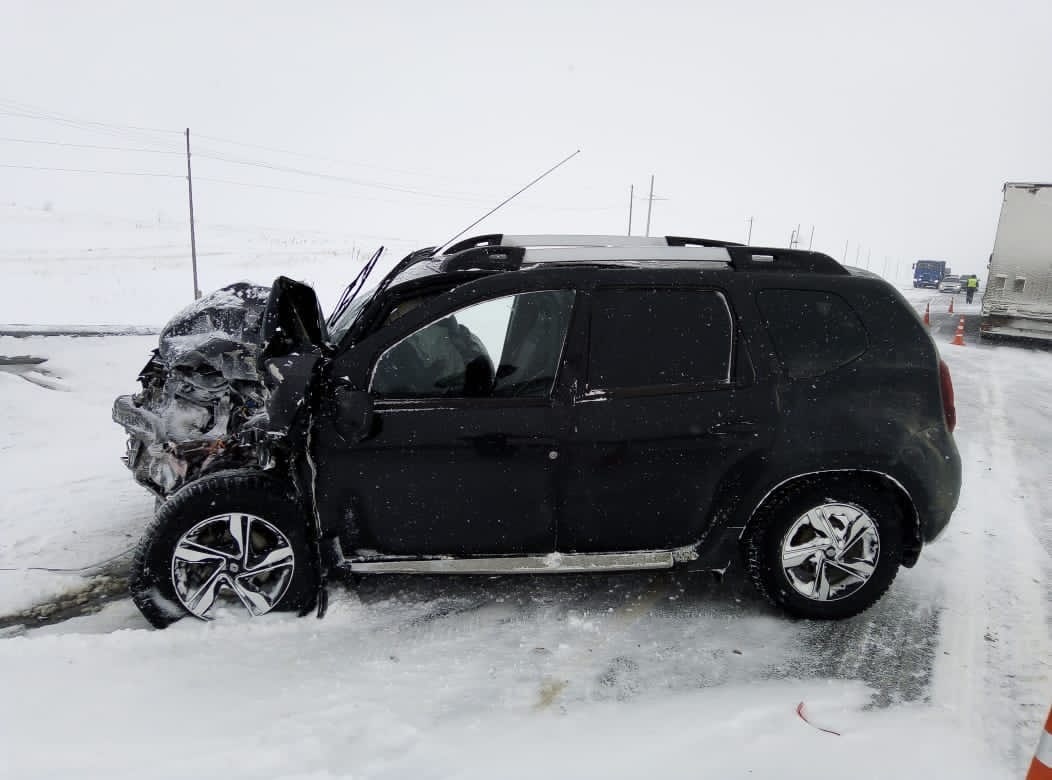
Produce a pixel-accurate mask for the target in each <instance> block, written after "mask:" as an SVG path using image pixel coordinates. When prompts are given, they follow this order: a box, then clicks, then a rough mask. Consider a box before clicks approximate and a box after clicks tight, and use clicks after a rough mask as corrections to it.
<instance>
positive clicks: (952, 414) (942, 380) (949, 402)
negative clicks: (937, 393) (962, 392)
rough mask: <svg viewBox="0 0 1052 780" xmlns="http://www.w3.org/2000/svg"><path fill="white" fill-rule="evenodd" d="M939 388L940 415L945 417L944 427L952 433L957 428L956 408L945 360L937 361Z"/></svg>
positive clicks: (951, 382)
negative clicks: (940, 393) (940, 399)
mask: <svg viewBox="0 0 1052 780" xmlns="http://www.w3.org/2000/svg"><path fill="white" fill-rule="evenodd" d="M939 387H940V388H941V389H942V413H943V414H944V415H946V427H947V428H949V429H950V433H953V429H954V428H956V427H957V407H956V406H954V404H953V379H951V378H950V367H949V366H948V365H946V361H945V360H940V361H939Z"/></svg>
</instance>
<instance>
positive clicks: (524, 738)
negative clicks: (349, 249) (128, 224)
mask: <svg viewBox="0 0 1052 780" xmlns="http://www.w3.org/2000/svg"><path fill="white" fill-rule="evenodd" d="M174 240H175V239H174V238H173V242H174ZM27 245H28V244H27ZM125 248H127V247H125ZM63 251H65V250H63ZM69 251H70V252H71V253H72V255H71V257H72V258H73V259H72V260H70V261H69V262H63V261H61V260H60V259H59V258H60V257H61V256H63V255H61V254H56V255H55V256H53V257H51V256H49V258H48V259H46V261H41V262H40V263H39V264H37V263H26V262H24V261H23V262H18V260H17V256H16V253H14V252H13V251H11V250H0V264H3V267H4V269H5V274H6V278H7V279H11V278H12V274H13V275H14V278H15V279H16V283H15V285H14V288H15V289H14V290H12V286H11V284H7V285H5V286H4V288H3V291H2V292H0V295H2V296H3V298H2V299H0V321H5V322H24V323H35V324H56V323H61V322H75V323H78V324H100V323H121V324H133V325H159V324H162V323H163V321H164V319H166V317H167V314H168V313H170V312H171V311H174V310H175V309H176V308H178V307H179V305H181V304H182V303H184V302H185V300H184V299H183V298H182V297H180V296H181V295H182V293H181V292H180V293H177V292H174V291H170V292H162V293H158V297H157V298H156V299H154V300H145V301H143V300H139V299H138V297H137V296H139V295H140V294H141V293H142V291H143V290H144V289H147V288H149V289H152V288H153V287H154V286H156V287H157V288H158V289H162V290H163V289H164V288H166V287H168V286H173V287H174V285H175V284H176V276H178V285H179V286H180V289H182V287H186V288H188V287H189V277H188V273H186V272H185V269H182V268H181V267H180V268H178V269H176V270H173V268H174V267H175V261H174V260H173V261H172V263H171V267H170V266H169V265H166V263H167V262H168V261H164V260H162V259H157V261H156V262H157V269H158V270H157V279H156V280H154V277H153V276H152V275H151V274H152V272H151V273H139V272H138V271H136V272H135V273H134V274H132V273H131V272H129V274H131V275H130V276H128V277H127V278H128V280H129V281H128V284H129V285H131V286H130V287H129V288H128V289H126V290H124V291H123V292H122V291H121V287H120V284H122V282H121V281H120V277H121V272H120V271H121V269H125V270H126V269H127V268H128V267H130V266H128V265H126V264H117V263H116V261H115V260H114V259H113V258H114V257H115V254H113V253H111V256H110V258H109V259H106V260H104V261H99V260H98V259H97V258H93V257H92V256H89V254H88V253H86V252H85V251H83V250H76V251H75V252H74V251H73V249H70V250H69ZM91 254H92V255H94V253H91ZM129 254H131V253H129ZM311 257H312V259H311V260H310V263H312V264H313V265H310V266H308V265H304V266H298V267H297V266H295V265H294V264H292V265H289V266H285V265H282V263H283V261H282V259H281V258H280V257H279V256H278V255H276V254H269V255H267V260H266V263H269V264H270V266H269V267H268V268H267V269H265V270H266V271H267V273H268V274H269V275H271V276H272V275H275V273H279V272H286V273H289V274H290V275H293V276H308V277H309V278H314V279H315V280H319V279H333V280H335V279H337V278H340V279H341V283H342V280H345V278H346V275H345V274H344V264H345V262H346V261H345V259H339V258H337V260H336V261H334V260H332V259H331V258H330V259H328V260H326V258H325V257H324V256H321V255H311ZM158 258H160V255H158ZM337 261H338V263H339V264H338V265H335V266H334V265H333V263H334V262H337ZM128 262H131V261H130V260H129V261H128ZM179 262H181V261H179ZM217 262H218V261H217ZM226 262H227V265H225V266H222V267H223V268H224V269H225V272H226V276H225V277H223V278H219V276H220V272H219V270H218V268H217V269H216V270H215V271H214V273H215V274H216V276H215V278H214V279H212V277H206V278H207V279H210V280H211V281H210V283H207V284H206V283H203V284H202V286H203V287H205V288H206V289H207V288H208V287H214V286H218V285H219V284H222V283H224V282H227V281H232V280H233V279H236V278H243V277H244V276H245V275H246V274H242V271H243V270H245V269H248V268H251V269H252V270H253V271H255V270H257V266H254V265H252V264H251V263H249V261H248V260H247V259H246V260H244V261H242V260H241V259H231V258H229V257H228V258H227V261H226ZM253 262H255V261H253ZM289 262H290V263H291V262H292V261H291V260H290V261H289ZM305 262H306V261H305ZM77 263H82V264H83V265H82V266H76V264H77ZM122 263H123V261H122ZM71 264H72V265H73V266H75V267H80V268H85V269H89V268H90V269H92V270H91V272H90V273H87V272H85V274H84V275H83V277H79V276H77V273H78V272H76V271H73V272H71V274H70V275H66V273H65V271H64V270H62V269H66V268H67V267H69V266H70V265H71ZM105 268H112V269H113V275H107V276H105V277H100V276H99V274H100V273H101V271H102V269H105ZM165 269H167V270H165ZM308 269H310V270H309V273H308ZM210 273H211V272H210ZM38 276H39V278H37V277H38ZM184 277H185V278H184ZM99 278H106V279H113V280H114V281H113V284H114V285H116V286H110V285H109V284H108V283H107V284H106V285H102V284H99V282H98V279H99ZM249 278H256V277H254V276H250V277H249ZM264 281H265V279H264ZM20 284H21V285H23V287H22V290H23V293H22V294H20V293H19V292H18V286H19V285H20ZM332 284H333V285H334V286H335V285H336V284H338V282H335V281H334V282H333V283H332ZM144 285H145V286H146V287H144ZM336 292H337V293H338V290H337V291H336ZM45 293H48V294H49V295H51V296H52V297H51V298H48V297H47V296H46V295H45ZM906 294H907V296H908V297H909V298H910V299H911V300H912V301H913V302H914V303H915V305H917V306H918V307H923V304H924V302H925V301H928V300H932V301H934V303H933V317H934V320H935V322H934V327H933V333H934V334H935V337H936V339H937V341H939V342H940V348H941V351H942V353H943V355H944V357H945V358H946V360H947V362H948V363H949V364H950V366H951V369H952V372H953V377H954V382H955V386H956V390H957V406H958V414H959V419H960V424H959V427H958V432H957V440H958V444H959V446H960V449H961V453H962V456H963V458H964V462H965V484H964V490H963V494H962V499H961V504H960V506H959V508H958V511H957V513H956V514H955V515H954V518H953V521H952V523H951V525H950V527H949V529H948V530H947V532H946V534H945V537H944V538H943V539H941V540H940V541H939V542H938V543H936V544H935V545H932V546H930V547H929V548H927V549H926V550H925V553H924V555H923V556H922V558H921V560H920V562H919V564H918V565H917V567H916V568H915V569H913V570H904V571H903V572H902V573H901V574H900V576H899V578H898V580H897V581H896V582H895V584H894V585H893V586H892V588H891V590H890V591H889V593H888V594H887V595H886V596H885V598H884V599H883V600H882V601H881V602H880V603H878V604H877V605H876V606H875V607H874V608H873V609H871V610H870V611H868V612H867V613H865V614H863V615H861V616H859V617H857V618H854V619H852V620H849V621H845V622H843V623H837V624H828V623H810V622H806V621H791V620H788V619H786V618H784V617H783V616H781V615H780V614H779V613H777V612H775V611H774V610H772V609H770V608H768V607H767V606H766V605H765V604H764V603H763V602H761V601H760V600H759V599H758V598H757V597H756V596H755V595H754V594H753V593H752V591H751V589H750V588H749V587H748V586H747V585H746V584H745V583H743V582H742V581H741V580H740V578H735V577H732V578H731V580H730V581H729V582H727V583H724V584H723V585H713V584H710V583H709V582H708V581H707V580H705V579H701V578H699V577H697V576H690V575H686V574H681V573H661V574H626V575H617V576H613V575H595V576H590V577H586V576H559V577H547V578H544V577H523V578H515V577H505V578H486V577H462V578H441V577H416V578H413V577H386V578H384V577H378V578H374V579H366V580H364V581H363V583H362V584H361V585H360V587H359V588H358V589H357V590H356V591H354V590H349V589H346V588H344V587H337V588H336V589H335V590H334V594H333V596H334V599H333V605H332V607H331V608H330V612H329V615H328V616H327V617H326V618H325V620H323V621H318V620H315V619H314V618H306V619H297V618H294V617H287V616H275V617H268V618H266V619H263V620H257V621H250V620H247V619H244V620H234V621H232V622H225V623H217V624H204V623H200V622H197V621H190V620H185V621H182V622H180V623H178V624H176V625H174V626H173V627H171V628H170V629H168V630H166V631H154V630H151V629H150V628H149V627H148V626H147V624H146V623H145V621H144V620H143V619H142V618H141V617H139V615H138V613H137V612H136V611H135V609H134V607H133V606H132V605H131V603H130V602H129V601H128V600H127V599H126V598H122V597H119V596H117V597H115V598H112V597H108V598H110V600H109V602H108V605H107V606H105V607H104V608H103V609H102V610H101V611H100V612H98V613H97V614H92V615H87V616H84V617H78V618H74V619H72V620H68V621H65V622H59V623H52V624H49V625H46V626H43V627H34V626H35V625H36V623H37V620H36V615H39V614H43V613H41V612H39V611H38V612H37V613H34V614H31V615H27V616H26V617H25V619H23V620H19V621H12V620H8V621H6V623H2V624H0V625H7V626H8V627H7V628H6V629H0V636H3V637H5V638H3V639H0V776H3V777H12V778H33V777H41V778H43V777H48V778H50V777H100V778H101V777H105V778H123V777H143V776H148V777H172V778H175V777H179V778H184V777H190V776H192V777H197V778H206V777H207V778H210V777H224V778H276V777H282V778H312V779H314V780H321V779H322V778H352V777H353V778H365V777H369V778H386V777H414V778H422V777H450V776H455V777H478V778H493V777H536V776H538V775H540V776H545V777H595V776H604V777H611V778H614V777H626V778H628V777H631V778H637V777H639V776H641V775H644V774H653V775H655V776H668V777H692V778H696V777H721V778H746V777H757V778H760V777H779V778H808V779H809V780H819V779H820V778H842V777H854V778H869V777H872V778H883V777H888V776H897V777H902V778H931V777H954V778H984V780H986V779H992V780H997V779H998V778H1005V779H1006V780H1007V778H1015V777H1021V776H1022V774H1023V773H1024V771H1025V766H1026V764H1027V762H1028V761H1029V757H1030V755H1031V753H1032V751H1033V747H1034V745H1035V743H1036V740H1037V736H1038V733H1039V730H1040V724H1041V722H1042V720H1043V718H1044V715H1045V712H1046V711H1047V707H1048V704H1049V700H1050V697H1052V669H1050V666H1049V663H1050V659H1052V638H1050V626H1052V623H1050V614H1049V612H1050V611H1049V604H1050V602H1052V598H1050V597H1052V590H1050V588H1052V584H1050V583H1052V578H1050V576H1049V574H1050V551H1052V480H1050V479H1049V465H1048V464H1049V462H1050V456H1052V421H1050V420H1049V418H1048V410H1049V409H1052V352H1048V351H1034V350H1029V349H1025V348H1021V347H1019V346H1011V345H1002V346H997V347H990V346H988V345H980V344H978V343H976V337H975V335H974V333H973V326H974V320H973V319H969V327H970V330H969V335H968V340H969V344H968V346H966V347H964V348H961V347H954V346H949V343H948V342H949V340H950V336H951V335H952V324H955V322H956V317H957V315H953V316H952V317H951V315H949V314H947V313H946V312H945V308H946V305H947V304H948V301H949V296H939V295H938V294H933V293H930V292H922V291H914V290H908V291H907V292H906ZM165 296H167V297H165ZM55 301H59V302H60V303H61V305H60V306H58V307H57V308H56V306H55V305H54V302H55ZM961 302H963V296H960V297H959V298H958V299H957V309H958V312H961V313H963V314H965V315H967V316H968V317H969V318H974V315H975V314H977V312H978V299H977V300H976V302H975V303H974V304H972V305H971V306H967V305H964V306H962V305H961ZM64 307H69V308H68V309H65V308H64ZM63 311H68V312H69V316H65V315H64V314H62V312H63ZM10 312H14V313H11V314H9V313H10ZM154 343H155V337H150V336H111V337H104V338H101V337H79V338H72V337H61V336H58V337H29V338H17V339H16V338H11V337H0V355H7V356H12V355H35V356H39V357H46V358H48V360H47V362H46V363H43V364H40V365H39V366H37V367H36V368H35V369H19V370H20V371H27V370H28V371H30V372H31V373H30V374H27V375H25V376H23V375H16V374H14V373H11V372H10V371H5V370H2V369H3V367H0V399H2V401H3V403H0V474H2V475H3V490H2V492H0V495H2V507H3V510H4V511H3V512H0V530H2V536H0V539H2V541H0V568H2V569H4V570H3V571H0V618H2V616H9V615H12V614H13V613H15V612H17V611H19V610H23V609H25V608H27V607H30V606H33V605H38V604H42V603H43V604H56V603H67V604H68V603H75V602H76V600H77V599H87V600H89V601H90V600H91V599H93V598H95V596H93V595H92V594H89V593H87V592H86V590H85V588H86V587H88V586H91V587H96V588H98V587H99V586H98V582H99V578H98V576H97V571H98V570H96V569H92V570H89V571H87V572H69V573H57V572H47V571H25V570H24V569H25V567H30V566H36V567H48V568H78V567H82V566H87V565H91V564H94V563H96V562H99V561H103V560H105V559H107V558H111V557H113V556H120V554H121V553H123V552H124V551H125V550H127V548H128V547H129V546H130V545H131V544H132V542H133V541H134V537H135V536H137V534H138V532H139V530H140V529H141V528H142V526H143V525H144V524H145V523H146V522H147V521H148V519H149V517H150V515H151V512H152V499H151V498H150V497H149V496H147V495H146V493H145V492H144V491H142V490H141V489H140V488H138V487H137V486H135V485H134V484H133V482H132V480H131V478H130V475H129V474H128V473H127V471H126V470H125V469H124V467H123V466H122V465H121V463H120V462H119V460H118V456H119V455H120V454H121V453H122V448H123V437H122V436H121V430H120V429H119V428H118V427H117V426H116V425H114V424H113V423H111V422H110V419H109V411H110V404H111V402H112V399H113V397H114V396H115V395H117V394H118V393H121V392H129V391H131V390H133V389H134V385H135V381H134V380H135V376H136V374H137V372H138V370H139V369H140V368H141V366H142V364H143V363H144V362H145V360H146V358H147V356H148V352H149V350H150V349H151V348H152V346H153V345H154ZM27 379H28V380H30V381H27ZM122 562H126V558H118V560H117V561H116V562H112V563H111V564H109V565H108V568H107V567H104V568H103V576H108V575H111V574H113V573H114V572H117V571H119V569H120V565H121V563H122ZM125 565H126V564H125ZM10 569H14V570H13V571H12V570H10ZM93 583H94V584H93ZM104 590H105V592H106V593H107V594H109V593H111V592H112V590H113V589H112V588H108V587H107V588H105V589H104ZM63 594H65V598H66V601H65V602H63V600H62V598H60V597H62V596H63ZM102 600H104V599H100V601H102ZM47 611H48V610H47V609H45V610H44V612H47ZM43 622H48V621H43ZM16 623H20V624H21V625H17V624H16ZM800 702H804V703H805V714H806V715H807V717H808V718H809V719H810V721H811V724H810V725H809V724H808V723H807V722H805V721H804V720H802V719H801V718H800V717H798V715H797V712H796V708H797V706H798V704H799V703H800ZM816 726H818V727H822V728H826V729H830V730H832V731H836V732H839V734H832V733H827V732H824V731H821V730H819V729H818V728H815V727H816Z"/></svg>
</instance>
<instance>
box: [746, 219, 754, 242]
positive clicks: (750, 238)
mask: <svg viewBox="0 0 1052 780" xmlns="http://www.w3.org/2000/svg"><path fill="white" fill-rule="evenodd" d="M745 245H746V246H751V245H752V217H749V235H748V236H746V237H745Z"/></svg>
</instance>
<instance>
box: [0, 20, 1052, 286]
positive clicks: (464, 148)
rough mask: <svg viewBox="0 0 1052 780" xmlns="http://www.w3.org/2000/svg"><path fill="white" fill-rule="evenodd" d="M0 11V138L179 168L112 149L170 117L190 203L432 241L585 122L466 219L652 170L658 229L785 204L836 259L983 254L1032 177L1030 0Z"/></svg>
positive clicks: (777, 226) (519, 221)
mask: <svg viewBox="0 0 1052 780" xmlns="http://www.w3.org/2000/svg"><path fill="white" fill-rule="evenodd" d="M0 8H2V11H3V18H4V23H3V25H2V26H0V73H2V77H0V101H2V102H0V137H2V138H3V139H4V140H2V141H0V164H2V165H4V166H10V165H23V166H37V167H50V168H78V169H91V170H112V171H135V172H153V173H166V174H170V175H172V176H173V177H178V176H180V175H182V174H184V173H185V169H184V168H183V165H184V163H183V161H182V160H181V159H180V157H179V156H178V154H151V153H143V152H131V151H124V150H123V149H129V148H149V149H156V150H162V151H169V152H178V151H179V150H180V149H181V144H182V138H181V136H180V135H179V134H178V132H180V131H181V129H182V128H185V127H187V126H189V127H190V128H191V129H192V134H193V137H194V148H195V161H194V176H195V180H197V179H199V180H197V181H195V184H196V186H195V195H196V207H197V214H198V219H199V220H201V221H202V222H206V223H213V224H216V223H224V224H239V225H275V226H281V227H282V228H289V229H319V230H325V231H332V232H334V233H340V234H346V235H351V236H356V237H362V238H363V240H366V241H371V240H372V238H373V237H396V238H407V239H411V240H413V241H414V242H417V243H419V244H420V245H424V244H432V243H441V242H442V241H443V240H444V239H446V238H448V237H449V236H450V235H451V234H452V233H455V232H457V231H458V230H459V229H460V228H462V227H464V226H465V225H467V224H468V223H470V222H471V221H472V220H473V219H475V218H476V217H478V216H480V215H481V214H482V213H484V212H485V211H486V210H487V209H488V208H489V207H490V206H491V205H494V204H495V203H496V202H497V201H499V200H500V199H501V198H502V197H503V196H504V195H506V194H509V193H510V192H512V191H514V190H515V189H517V188H518V187H520V186H521V185H523V184H525V183H526V182H527V181H529V180H530V179H531V178H532V177H533V176H535V175H536V174H538V173H540V172H541V171H543V170H544V169H545V168H547V167H549V166H551V165H552V164H554V163H555V162H556V161H558V160H559V159H561V158H563V157H565V156H566V155H568V154H569V153H570V152H572V151H573V150H574V149H577V148H580V149H581V150H582V152H581V154H580V155H579V156H578V157H577V158H575V159H574V160H573V161H572V162H570V163H568V164H567V165H566V166H565V167H564V168H563V169H561V170H560V171H558V172H556V173H555V174H553V175H552V176H551V177H550V178H549V179H547V180H545V181H544V182H542V183H541V184H540V185H538V186H537V187H536V188H535V189H534V190H532V191H531V192H530V193H528V194H527V195H525V196H523V197H522V198H521V199H519V200H518V201H516V202H515V203H514V204H512V205H511V206H509V207H508V208H507V209H506V210H504V211H503V212H500V213H498V215H496V216H495V217H493V218H491V219H490V220H487V221H486V222H485V223H483V224H482V225H481V226H480V227H479V229H478V230H477V231H476V232H486V231H503V232H601V233H621V232H624V231H625V230H626V228H627V207H628V188H629V185H630V184H635V185H636V192H637V194H638V195H641V196H645V194H646V189H647V185H648V181H649V176H650V174H652V173H653V174H655V175H656V181H657V184H656V194H657V195H658V196H660V197H661V198H663V199H664V200H660V201H656V202H655V206H654V215H653V224H652V233H655V234H665V233H673V234H687V235H702V236H711V237H718V238H726V239H730V240H744V239H745V235H746V220H747V218H748V217H750V216H752V217H754V218H755V228H754V233H753V242H754V243H760V244H763V243H767V244H775V245H785V244H786V243H787V242H788V240H789V235H790V232H791V231H792V229H793V228H794V227H795V226H796V225H797V224H798V223H799V224H801V225H802V232H803V238H804V245H805V246H806V243H807V239H808V237H809V234H810V228H811V225H814V226H815V248H817V249H821V250H823V251H827V252H829V253H830V254H833V255H834V256H835V257H837V258H838V259H839V258H840V257H841V256H842V255H843V253H844V245H845V241H850V242H851V243H850V249H849V250H848V252H849V260H850V261H853V260H854V256H855V254H856V251H857V249H856V247H858V246H861V247H862V249H861V258H862V260H863V261H864V260H865V258H866V256H867V254H871V255H872V258H873V264H874V266H875V267H877V266H878V264H879V263H881V262H883V258H884V257H885V256H889V257H891V258H892V259H893V261H894V260H895V259H897V260H899V261H900V262H902V263H908V262H910V261H911V260H913V259H916V258H919V257H936V258H946V259H949V260H950V261H951V262H952V263H953V265H954V267H955V268H956V269H958V270H960V271H967V270H976V271H979V272H981V271H982V270H983V269H984V268H985V264H986V258H987V255H988V254H989V252H990V250H991V247H992V241H993V232H994V229H995V226H996V220H997V214H998V209H999V205H1000V187H1001V184H1002V183H1003V182H1004V181H1006V180H1024V181H1033V180H1037V181H1049V180H1052V140H1050V139H1052V1H1050V0H1034V1H1033V2H1021V1H1020V2H1013V1H1012V0H1007V1H1006V0H1002V1H1000V2H982V3H980V2H975V1H974V0H952V1H950V2H923V0H921V1H918V2H875V1H872V2H864V3H858V2H849V1H847V0H839V1H837V2H779V1H777V0H770V1H768V0H757V1H756V2H727V3H717V2H705V1H703V0H702V1H698V2H654V1H648V2H630V3H625V2H594V3H588V2H572V1H571V0H563V1H562V2H539V1H533V2H517V3H498V2H491V3H464V2H451V1H448V0H447V1H443V2H379V1H377V0H373V1H372V2H363V3H359V2H330V3H323V2H313V3H308V2H304V3H291V2H252V3H248V2H245V3H237V2H203V3H199V2H179V3H164V4H161V3H155V2H134V3H133V2H127V3H117V2H103V1H101V0H92V1H91V2H66V3H59V2H46V1H44V0H33V1H32V2H12V0H2V2H0ZM26 114H30V115H34V116H40V115H46V116H49V117H51V119H46V120H40V119H31V118H27V116H26ZM55 117H60V118H67V119H73V120H76V122H74V123H69V122H62V121H56V119H55ZM85 122H98V123H105V124H107V125H122V126H124V125H127V126H135V127H146V128H166V129H169V132H167V133H165V132H152V131H132V130H126V129H113V128H110V127H102V126H98V125H90V124H84V123H85ZM205 136H213V137H215V138H220V139H229V140H233V141H238V142H241V143H245V144H255V145H258V146H263V147H272V149H270V150H268V149H260V148H252V147H246V146H237V145H233V144H230V143H227V142H226V141H219V140H214V139H209V138H206V137H205ZM11 139H20V140H11ZM41 140H47V141H53V142H61V143H66V144H86V145H97V146H116V147H121V148H122V150H120V151H118V150H110V149H105V150H103V149H82V148H76V147H69V146H57V145H53V144H40V143H24V141H41ZM276 149H281V150H290V151H293V152H297V153H298V154H299V155H302V156H292V155H290V154H286V153H283V152H278V151H274V150H276ZM207 154H213V155H215V156H222V157H226V158H228V159H240V160H246V161H253V162H256V163H264V164H266V165H271V166H285V167H295V168H300V169H305V170H309V171H312V172H317V173H322V174H327V175H330V176H335V177H339V179H338V180H335V179H329V180H327V179H324V178H318V177H307V176H301V175H294V174H290V173H287V172H281V171H275V170H273V169H271V168H266V167H260V166H259V165H235V164H231V163H229V162H222V161H219V160H214V159H208V158H207V157H205V156H204V155H207ZM208 179H224V180H226V181H227V182H230V181H234V182H239V183H241V184H253V185H266V186H267V187H273V188H274V189H264V188H259V187H258V186H257V187H255V188H250V187H245V186H238V185H235V184H230V183H223V182H217V181H208ZM288 190H299V191H298V192H291V191H288ZM421 193H424V194H421ZM0 200H2V201H3V202H5V203H18V204H20V205H26V206H32V207H40V206H41V205H42V204H43V203H45V202H50V203H52V204H53V206H54V208H55V210H56V211H69V212H89V211H90V212H93V213H98V214H105V215H109V216H135V217H140V216H141V217H148V218H154V219H156V217H157V216H158V215H164V217H165V218H167V219H170V220H184V219H185V218H186V217H185V211H186V206H185V184H184V182H183V181H182V180H181V179H179V178H167V179H166V178H147V177H141V176H104V175H101V174H89V173H61V172H55V171H40V170H22V169H18V168H10V167H0ZM635 213H636V219H635V229H636V231H637V232H642V230H643V227H644V220H645V214H646V204H645V202H644V201H642V200H639V201H637V202H636V212H635ZM0 227H2V226H0Z"/></svg>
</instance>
